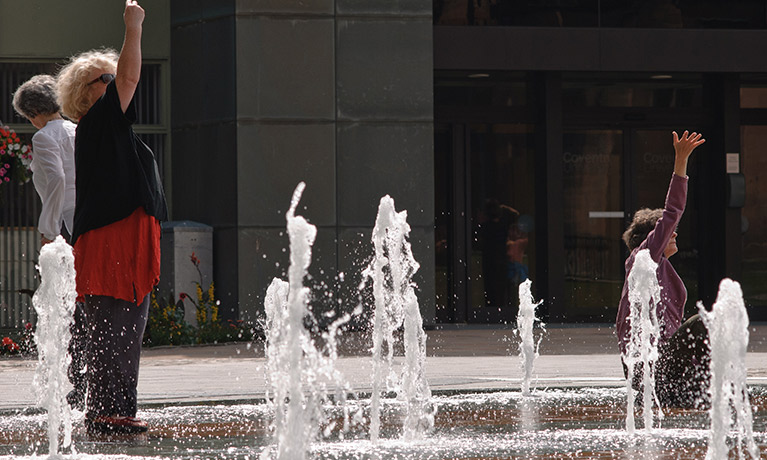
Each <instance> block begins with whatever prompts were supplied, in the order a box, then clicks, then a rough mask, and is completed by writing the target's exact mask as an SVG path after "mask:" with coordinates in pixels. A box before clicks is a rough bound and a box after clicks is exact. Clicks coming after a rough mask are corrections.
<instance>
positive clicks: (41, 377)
mask: <svg viewBox="0 0 767 460" xmlns="http://www.w3.org/2000/svg"><path fill="white" fill-rule="evenodd" d="M38 268H39V270H40V279H41V282H40V286H39V287H38V288H37V291H35V295H34V296H33V298H32V304H33V305H34V308H35V312H36V313H37V328H36V330H35V335H34V337H35V343H36V344H37V352H38V355H37V369H36V371H35V377H34V381H33V386H34V388H35V392H36V394H37V405H38V406H39V407H41V408H43V409H45V411H46V412H48V454H49V458H58V457H59V435H60V432H61V431H62V430H63V434H64V440H63V443H62V447H70V446H71V445H72V411H71V409H70V407H69V404H68V403H67V399H66V396H67V393H69V391H70V390H71V389H72V384H71V383H69V379H68V378H67V368H68V367H69V363H70V362H71V361H72V357H71V356H70V355H69V352H68V346H69V341H70V339H71V338H72V335H71V333H70V331H69V328H70V326H71V325H72V323H73V321H74V319H73V316H74V311H75V298H76V289H75V258H74V256H73V254H72V247H71V246H70V245H69V244H67V243H66V242H65V241H64V239H63V238H62V237H61V236H58V237H56V239H55V240H54V241H53V242H51V243H48V244H46V245H45V246H43V247H42V249H41V250H40V264H39V265H38Z"/></svg>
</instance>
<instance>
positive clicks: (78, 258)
mask: <svg viewBox="0 0 767 460" xmlns="http://www.w3.org/2000/svg"><path fill="white" fill-rule="evenodd" d="M160 232H161V230H160V223H159V222H158V221H157V219H155V218H154V217H152V216H150V215H148V214H147V213H146V211H144V208H143V207H141V206H139V207H138V208H136V210H135V211H133V213H132V214H131V215H130V216H128V217H126V218H125V219H122V220H119V221H117V222H115V223H113V224H109V225H106V226H104V227H99V228H96V229H93V230H89V231H87V232H85V233H84V234H82V235H81V236H80V237H79V238H78V239H77V241H76V242H75V247H74V254H75V271H76V273H77V274H76V281H77V298H78V300H80V301H83V300H84V296H86V295H101V296H109V297H114V298H116V299H121V300H126V301H128V302H133V303H139V302H141V301H142V300H143V299H144V297H146V295H147V294H149V293H150V292H151V290H152V288H153V287H154V286H155V285H156V284H157V283H158V282H159V280H160Z"/></svg>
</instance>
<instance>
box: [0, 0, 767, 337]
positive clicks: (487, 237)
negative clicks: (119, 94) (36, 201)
mask: <svg viewBox="0 0 767 460" xmlns="http://www.w3.org/2000/svg"><path fill="white" fill-rule="evenodd" d="M72 3H74V4H77V6H78V7H79V8H78V9H76V10H75V9H74V8H73V6H72ZM144 7H145V9H146V10H147V20H146V24H145V34H144V41H143V44H144V60H145V74H146V76H145V77H144V79H143V82H142V85H144V89H143V93H142V94H144V95H145V96H144V99H143V100H142V101H140V103H141V105H142V107H143V108H145V109H144V110H142V117H143V118H142V121H140V122H139V124H138V126H137V131H139V132H141V133H142V135H143V136H145V137H147V139H148V140H149V142H150V145H152V146H153V147H154V148H155V151H156V152H158V153H159V155H158V156H159V157H160V158H161V166H162V173H163V177H164V181H165V186H166V190H167V192H168V197H169V201H170V205H171V213H172V218H173V220H191V221H196V222H201V223H204V224H207V225H210V226H212V227H213V229H214V231H213V234H214V236H213V246H214V248H213V249H214V250H213V254H214V259H215V260H214V261H213V265H214V275H213V277H214V280H215V282H216V289H217V294H218V297H219V298H220V299H221V302H222V307H223V310H224V312H225V315H226V316H227V317H230V318H235V317H238V318H243V319H248V320H257V319H258V318H259V315H260V314H261V312H262V311H263V300H264V294H265V291H266V288H267V286H268V285H269V283H270V282H271V279H272V278H273V277H281V278H285V279H286V278H287V275H286V271H287V267H288V265H289V263H290V259H289V248H288V246H289V242H288V237H287V234H286V229H285V226H286V222H285V212H286V211H287V209H288V207H289V205H290V199H291V195H292V193H293V190H294V189H295V187H296V186H297V185H298V183H299V182H305V183H306V190H305V191H304V195H303V197H302V200H301V205H300V206H299V208H298V214H301V215H303V216H305V217H306V218H307V220H308V221H309V222H310V223H312V224H314V225H315V226H317V229H318V235H317V239H316V242H315V244H314V247H313V256H312V265H311V267H310V270H309V272H310V276H309V278H308V279H307V284H308V285H309V286H310V287H311V288H312V292H313V296H314V297H313V299H312V305H313V307H314V309H315V310H316V312H317V313H320V312H329V311H336V312H351V311H353V310H354V309H355V308H356V306H357V305H358V304H360V303H361V302H364V301H365V299H364V298H365V296H367V295H369V289H365V288H363V289H362V290H360V288H359V287H360V285H361V284H362V283H363V281H364V280H363V279H362V270H363V269H364V268H365V266H366V264H367V263H368V262H369V260H370V256H371V255H372V252H373V248H372V244H371V242H370V236H371V232H372V228H373V225H374V223H375V217H376V210H377V207H378V202H379V200H380V198H381V197H383V196H384V195H390V196H392V197H393V198H394V200H395V204H396V206H397V210H407V212H408V222H409V224H410V226H411V228H412V230H411V235H410V239H411V243H412V244H413V250H414V254H415V257H416V259H417V260H418V262H419V263H420V268H419V270H418V272H417V273H416V277H415V282H416V283H417V285H418V296H419V301H420V304H421V309H422V313H423V316H424V320H425V322H426V323H427V324H429V325H434V324H447V323H508V322H513V321H514V319H515V314H516V308H517V307H516V303H517V302H516V298H517V289H518V285H519V283H520V282H521V281H522V280H523V279H525V278H529V279H530V280H531V281H532V288H533V291H534V294H535V297H536V298H539V299H542V300H543V305H542V307H541V312H542V315H543V317H544V319H545V320H546V321H550V322H576V321H595V322H611V321H613V320H614V316H615V311H616V309H617V303H618V298H619V296H620V289H621V286H622V282H623V275H624V274H623V260H624V259H625V257H626V255H627V254H626V250H625V248H624V246H623V245H622V242H621V239H620V236H621V234H622V232H623V230H624V229H625V227H626V224H627V223H628V221H629V220H630V218H631V216H632V215H633V212H634V211H635V210H636V209H638V208H640V207H662V206H663V199H664V197H665V192H666V188H667V186H668V181H669V179H670V176H671V171H672V165H673V148H672V146H671V134H670V133H671V131H672V130H684V129H689V130H695V131H700V132H702V133H704V135H705V137H706V139H707V142H706V144H705V145H704V146H703V147H701V148H700V149H699V150H698V151H696V153H695V156H694V158H693V160H692V162H691V165H690V178H691V181H690V195H689V198H688V207H687V211H686V213H685V217H684V219H683V220H682V222H681V224H680V228H679V232H678V233H679V238H678V240H679V245H680V252H679V253H678V254H677V255H676V256H674V259H673V260H672V262H673V263H674V266H675V267H676V268H677V270H678V271H679V273H680V274H681V276H682V278H683V279H684V281H685V283H686V285H687V287H688V291H689V301H688V305H687V307H688V309H689V313H692V312H694V311H695V301H696V300H698V299H701V300H703V301H704V303H705V304H706V305H711V303H712V302H713V300H714V299H715V297H716V293H717V289H718V283H719V280H721V279H722V278H723V277H725V276H727V277H732V278H734V279H736V280H739V281H741V284H742V286H743V290H744V294H745V297H746V302H747V305H748V307H749V309H750V313H751V315H752V319H759V318H764V317H765V316H767V315H765V314H764V312H765V311H767V288H765V287H763V285H764V283H762V281H761V280H762V278H763V275H764V274H765V272H767V247H765V243H764V241H767V238H766V237H767V235H766V234H767V212H765V211H766V210H765V208H764V205H763V204H761V203H760V202H759V199H758V197H759V196H760V194H761V193H762V188H764V185H762V184H763V183H765V181H764V180H762V176H763V175H766V174H767V164H765V160H763V155H761V148H760V147H761V145H762V144H763V141H765V140H767V62H766V61H764V60H763V59H762V58H761V56H762V55H763V51H766V48H767V29H766V28H765V14H766V10H765V8H767V7H766V6H765V2H764V1H750V0H749V1H746V0H738V1H736V2H733V1H728V2H725V1H696V2H692V1H690V2H685V1H675V2H671V1H668V2H666V1H660V0H658V1H654V0H653V1H641V2H640V1H637V2H607V1H600V2H597V1H585V0H573V1H569V2H517V1H511V0H433V1H432V0H398V1H391V0H316V1H312V2H305V1H300V0H218V1H198V2H190V1H184V0H167V1H160V0H154V1H153V2H151V4H147V5H144ZM120 9H121V7H120V5H119V2H118V4H116V5H107V4H105V3H104V2H97V1H95V0H88V1H86V0H78V1H77V2H68V3H62V2H58V3H55V4H50V3H49V2H43V1H40V0H31V1H27V2H16V1H13V0H0V13H1V14H0V75H2V78H4V79H5V80H2V81H3V82H4V83H3V84H4V86H2V89H3V95H2V97H1V98H0V101H2V108H0V110H2V111H0V120H3V122H4V123H6V124H9V125H11V126H12V127H14V129H16V130H17V131H19V132H22V133H31V132H33V128H31V126H28V125H26V124H24V123H23V121H22V120H19V119H18V118H14V117H13V114H12V113H11V112H12V110H11V109H10V105H9V104H8V103H7V101H8V100H9V99H8V96H9V94H8V93H9V91H12V90H13V89H14V88H15V85H17V84H18V83H21V81H23V79H25V78H28V76H31V73H30V72H32V70H33V69H36V70H40V69H43V70H46V69H48V71H53V70H55V66H56V65H57V64H58V63H60V62H62V61H63V60H64V59H65V58H66V57H68V56H70V55H72V54H74V53H76V52H79V51H83V50H86V49H90V48H94V47H98V46H102V45H106V46H111V47H119V45H120V42H121V40H122V23H121V11H120ZM36 31H45V33H42V32H41V33H36ZM51 37H60V38H53V39H52V38H51ZM25 66H26V67H25ZM46 66H47V67H46ZM19 69H21V70H19ZM22 70H23V71H22ZM14 72H15V73H14ZM28 74H29V75H28ZM9 75H12V76H13V78H15V80H13V79H12V78H11V77H9ZM22 78H23V79H22ZM19 80H21V81H19ZM6 106H7V107H6ZM31 214H33V212H32V213H31ZM33 225H34V222H32V221H30V219H27V221H25V222H23V223H13V222H11V221H10V218H9V219H7V222H3V223H2V226H3V228H6V229H7V228H14V229H16V228H20V227H25V228H29V227H30V226H33ZM30 241H32V240H30ZM28 244H29V245H32V244H33V243H32V242H30V243H28ZM27 253H34V251H25V254H27ZM28 262H29V261H28ZM32 262H33V261H32ZM10 271H13V270H10ZM27 278H29V276H27V277H26V278H25V279H27ZM0 283H4V284H5V286H0V289H2V290H4V292H6V293H8V294H7V296H6V297H8V296H12V295H13V292H12V291H13V289H16V287H13V288H11V285H12V284H13V283H11V282H10V281H9V279H0ZM17 284H18V283H17ZM14 286H15V285H14ZM4 295H5V294H4ZM4 299H5V297H4ZM4 301H5V300H4ZM317 316H318V317H320V318H329V316H326V315H317ZM369 316H370V313H369V312H363V313H362V314H360V315H359V316H358V317H356V318H355V319H354V320H353V321H354V322H355V323H357V324H359V325H363V324H364V323H365V322H366V321H367V320H368V319H369ZM12 319H13V318H10V317H9V319H7V321H11V320H12ZM323 321H324V320H323Z"/></svg>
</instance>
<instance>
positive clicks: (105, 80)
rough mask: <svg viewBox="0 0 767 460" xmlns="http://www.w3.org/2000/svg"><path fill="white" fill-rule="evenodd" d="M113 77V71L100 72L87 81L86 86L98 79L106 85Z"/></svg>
mask: <svg viewBox="0 0 767 460" xmlns="http://www.w3.org/2000/svg"><path fill="white" fill-rule="evenodd" d="M114 79H115V74H113V73H102V74H101V75H99V76H98V78H95V79H94V80H93V81H92V82H90V83H88V86H90V85H92V84H94V83H97V82H99V81H100V82H102V83H104V84H105V85H108V84H109V83H111V82H112V80H114Z"/></svg>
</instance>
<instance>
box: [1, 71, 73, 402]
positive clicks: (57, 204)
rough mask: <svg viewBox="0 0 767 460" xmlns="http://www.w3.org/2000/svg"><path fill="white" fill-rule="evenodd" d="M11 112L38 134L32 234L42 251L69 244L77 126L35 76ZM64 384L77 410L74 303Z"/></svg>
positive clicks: (48, 83) (52, 84) (50, 87)
mask: <svg viewBox="0 0 767 460" xmlns="http://www.w3.org/2000/svg"><path fill="white" fill-rule="evenodd" d="M13 108H14V109H15V110H16V112H17V113H18V114H19V115H21V116H22V117H24V118H26V119H27V120H29V122H30V123H32V125H33V126H34V127H35V128H37V129H38V131H37V132H36V133H35V134H34V136H32V162H31V163H30V165H29V167H30V169H31V170H32V183H33V184H34V186H35V190H36V191H37V194H38V195H39V196H40V201H41V202H42V209H41V210H40V218H39V220H38V224H37V230H38V231H39V232H40V235H41V236H40V239H41V243H42V245H46V244H48V243H50V242H52V241H53V240H54V239H56V237H57V236H59V235H61V236H62V238H64V240H65V241H67V242H69V240H70V235H71V234H72V225H73V219H74V214H75V129H76V127H77V125H75V124H74V123H72V122H71V121H69V120H65V119H64V117H62V116H61V108H60V107H59V103H58V101H57V97H56V79H55V78H53V77H52V76H50V75H35V76H34V77H32V78H30V79H29V80H27V81H26V82H24V83H22V84H21V85H20V86H19V87H18V89H16V91H15V92H14V94H13ZM71 333H72V339H71V341H70V343H69V353H70V355H71V357H72V361H71V363H70V366H69V370H68V374H69V381H70V382H72V385H73V386H74V389H73V390H72V391H71V392H69V394H68V395H67V400H68V401H69V404H70V405H71V406H72V407H74V408H77V409H81V410H82V408H83V401H84V398H85V374H84V372H85V363H84V346H85V345H84V335H85V319H84V317H83V306H82V304H80V303H77V304H76V306H75V312H74V321H73V324H72V327H71Z"/></svg>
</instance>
